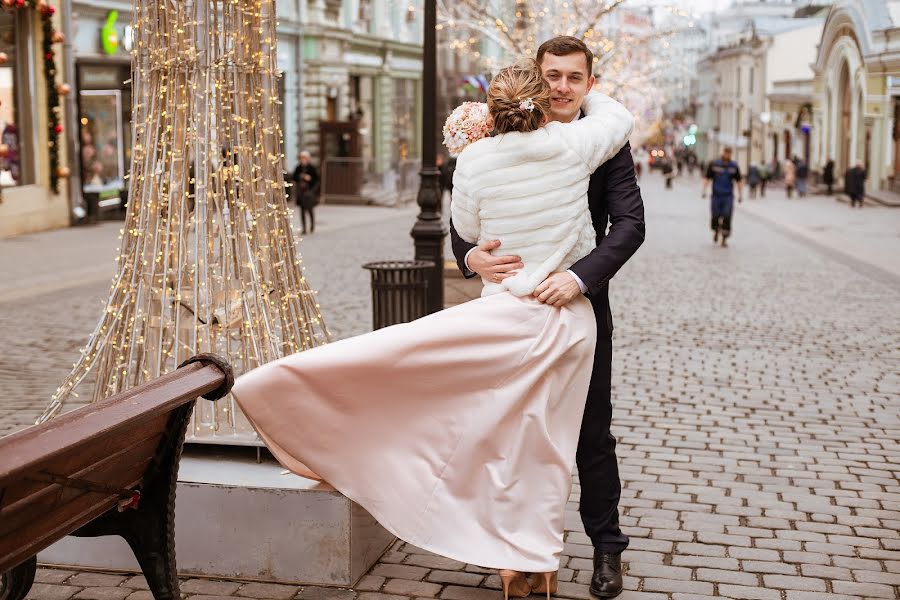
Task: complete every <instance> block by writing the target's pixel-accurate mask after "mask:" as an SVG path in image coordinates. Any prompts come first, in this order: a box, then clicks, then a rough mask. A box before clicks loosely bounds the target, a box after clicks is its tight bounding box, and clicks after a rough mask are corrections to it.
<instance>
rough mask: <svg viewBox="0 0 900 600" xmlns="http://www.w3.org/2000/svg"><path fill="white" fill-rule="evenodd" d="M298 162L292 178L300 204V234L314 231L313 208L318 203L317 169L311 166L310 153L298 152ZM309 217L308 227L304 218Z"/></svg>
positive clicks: (314, 217) (318, 182) (318, 181)
mask: <svg viewBox="0 0 900 600" xmlns="http://www.w3.org/2000/svg"><path fill="white" fill-rule="evenodd" d="M298 161H299V164H298V165H297V167H296V168H295V169H294V174H293V177H292V179H293V180H294V189H295V190H296V194H297V204H298V205H299V206H300V223H301V224H302V225H303V230H302V231H301V233H302V234H304V235H306V232H307V231H309V233H314V232H315V231H316V215H315V212H314V211H315V208H316V205H317V204H319V188H320V186H319V184H320V180H319V171H318V169H316V167H314V166H313V164H312V162H311V160H310V154H309V152H307V151H306V150H304V151H303V152H301V153H300V157H299V158H298ZM307 217H309V229H307V227H306V219H307Z"/></svg>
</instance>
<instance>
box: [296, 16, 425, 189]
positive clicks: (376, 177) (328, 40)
mask: <svg viewBox="0 0 900 600" xmlns="http://www.w3.org/2000/svg"><path fill="white" fill-rule="evenodd" d="M301 21H302V24H303V25H302V26H303V46H302V63H303V72H302V90H301V94H300V97H301V105H300V112H299V115H297V118H298V125H299V127H300V140H299V145H300V146H301V147H302V148H303V149H305V150H307V151H309V152H310V153H311V154H312V155H313V157H314V160H315V161H316V162H318V163H319V164H320V165H321V168H322V171H323V173H322V175H323V177H322V182H323V184H322V192H323V196H324V198H325V200H326V201H349V202H377V203H388V204H390V203H393V202H396V201H398V200H409V199H411V198H412V197H414V194H415V192H416V191H417V182H418V170H419V162H420V157H421V144H422V140H421V112H422V111H421V108H422V107H421V104H422V89H421V88H422V83H421V80H422V40H423V30H422V27H423V15H422V0H416V1H413V2H409V3H403V4H401V3H398V2H393V1H391V0H343V1H337V0H331V1H326V0H309V1H308V2H301ZM288 157H289V159H294V160H295V157H296V155H293V156H291V155H288ZM292 164H293V163H292Z"/></svg>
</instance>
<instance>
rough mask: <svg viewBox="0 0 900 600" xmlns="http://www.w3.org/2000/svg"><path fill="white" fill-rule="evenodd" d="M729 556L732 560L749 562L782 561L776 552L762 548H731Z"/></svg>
mask: <svg viewBox="0 0 900 600" xmlns="http://www.w3.org/2000/svg"><path fill="white" fill-rule="evenodd" d="M728 556H730V557H731V558H740V559H742V560H743V559H747V560H767V561H776V560H781V556H780V555H779V554H778V552H776V551H775V550H765V549H761V548H741V547H738V546H731V547H729V548H728Z"/></svg>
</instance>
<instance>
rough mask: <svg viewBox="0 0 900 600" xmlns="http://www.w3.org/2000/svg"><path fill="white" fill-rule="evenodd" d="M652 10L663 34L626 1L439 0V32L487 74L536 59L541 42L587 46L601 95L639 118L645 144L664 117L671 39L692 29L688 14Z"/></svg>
mask: <svg viewBox="0 0 900 600" xmlns="http://www.w3.org/2000/svg"><path fill="white" fill-rule="evenodd" d="M654 10H655V11H656V13H657V15H661V16H663V17H664V18H663V19H662V21H664V22H665V23H666V24H665V25H664V26H660V25H659V24H658V23H654V22H653V20H652V19H650V18H649V17H648V16H647V15H648V14H649V13H648V12H647V10H646V7H638V6H632V5H630V4H629V3H628V2H627V0H492V1H489V2H481V1H480V0H438V25H437V28H438V30H439V31H443V32H444V33H445V35H444V38H445V39H446V44H447V45H448V46H449V47H450V48H451V49H453V50H454V51H456V52H457V53H458V54H459V55H460V56H467V57H471V58H474V59H475V60H476V61H478V62H479V63H480V65H479V66H480V68H481V69H482V70H483V71H484V72H494V71H496V70H497V69H498V68H500V67H502V66H503V65H504V64H507V63H509V62H511V61H513V60H515V59H517V58H520V57H525V56H534V54H535V52H536V51H537V47H538V45H539V44H540V42H541V41H543V40H545V39H549V38H551V37H553V36H557V35H571V36H574V37H578V38H580V39H582V40H583V41H584V42H585V44H587V46H588V47H589V48H590V49H591V50H592V51H593V53H594V66H593V71H594V73H595V74H596V75H597V87H598V89H599V90H600V91H603V92H604V93H607V94H610V95H612V96H614V97H616V98H618V99H619V100H622V101H623V102H625V104H626V105H627V106H628V107H629V109H630V110H631V111H632V112H633V113H635V115H637V116H638V119H637V124H636V125H637V127H636V132H637V134H636V136H635V137H641V133H640V132H641V131H644V130H649V129H651V128H652V127H653V126H654V124H655V123H656V122H657V121H658V120H659V119H660V118H661V116H662V106H663V104H664V103H665V102H666V90H664V89H662V88H660V87H658V85H657V83H658V81H659V80H660V77H659V75H660V73H662V72H663V71H665V70H666V69H668V68H669V67H670V63H669V61H670V60H671V58H672V57H671V56H670V55H669V53H668V48H669V42H670V39H671V38H672V36H673V35H674V34H675V33H677V32H679V31H681V30H682V29H683V28H685V27H688V26H690V27H693V26H694V23H693V21H694V15H693V13H692V12H691V11H690V10H688V9H686V8H684V7H681V6H678V5H676V4H655V5H654ZM485 42H488V44H487V45H485ZM486 46H487V47H488V48H489V51H488V52H486V53H485V52H483V49H484V48H485V47H486Z"/></svg>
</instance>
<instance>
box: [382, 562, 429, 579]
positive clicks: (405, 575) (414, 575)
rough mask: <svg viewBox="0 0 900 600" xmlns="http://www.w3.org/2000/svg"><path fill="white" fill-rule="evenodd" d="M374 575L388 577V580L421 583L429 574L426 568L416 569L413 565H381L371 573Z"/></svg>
mask: <svg viewBox="0 0 900 600" xmlns="http://www.w3.org/2000/svg"><path fill="white" fill-rule="evenodd" d="M371 574H372V575H379V576H381V577H387V578H388V579H409V580H412V581H421V580H422V579H424V578H425V575H427V574H428V569H426V568H425V567H414V566H412V565H391V564H379V565H376V566H375V568H374V569H372V571H371Z"/></svg>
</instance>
